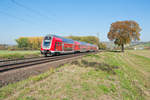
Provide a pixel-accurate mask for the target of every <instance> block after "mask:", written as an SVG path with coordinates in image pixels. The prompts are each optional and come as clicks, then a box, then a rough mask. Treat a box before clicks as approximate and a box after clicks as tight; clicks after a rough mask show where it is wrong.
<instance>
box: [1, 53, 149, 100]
mask: <svg viewBox="0 0 150 100" xmlns="http://www.w3.org/2000/svg"><path fill="white" fill-rule="evenodd" d="M149 70H150V60H148V59H145V58H141V57H137V56H135V54H133V53H132V52H129V51H128V52H125V53H114V52H103V53H100V54H95V55H87V56H86V57H84V58H83V59H79V60H77V61H74V62H72V63H68V64H65V65H63V66H62V67H60V68H58V69H56V70H54V71H50V72H47V73H45V74H41V75H40V76H35V77H34V78H33V77H32V78H30V81H29V80H25V81H22V82H21V83H16V84H15V86H16V85H17V88H16V87H15V86H14V84H13V85H9V86H6V87H3V88H1V89H0V94H2V96H1V99H10V100H22V99H23V100H43V99H44V100H149V99H150V95H149V94H150V86H149V84H150V80H149V76H150V73H149ZM143 73H146V74H143ZM145 76H146V77H145ZM7 90H10V91H9V92H8V91H7ZM8 96H9V97H8Z"/></svg>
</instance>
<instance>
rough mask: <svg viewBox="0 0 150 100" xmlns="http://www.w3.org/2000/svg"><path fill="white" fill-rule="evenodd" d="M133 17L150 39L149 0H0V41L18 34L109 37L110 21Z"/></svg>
mask: <svg viewBox="0 0 150 100" xmlns="http://www.w3.org/2000/svg"><path fill="white" fill-rule="evenodd" d="M122 20H134V21H137V22H138V23H139V25H140V27H141V28H142V31H141V41H150V34H149V33H150V0H0V44H1V43H5V44H15V41H14V40H15V39H17V38H18V37H20V36H45V35H46V34H48V33H55V34H57V35H61V36H67V35H97V33H99V38H100V40H101V41H108V39H107V33H108V31H109V28H110V24H111V23H112V22H115V21H122Z"/></svg>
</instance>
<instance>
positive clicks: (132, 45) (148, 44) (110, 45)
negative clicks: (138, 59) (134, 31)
mask: <svg viewBox="0 0 150 100" xmlns="http://www.w3.org/2000/svg"><path fill="white" fill-rule="evenodd" d="M102 43H104V44H106V46H107V48H109V49H114V48H116V47H118V46H116V45H115V44H114V43H113V42H112V41H110V42H102ZM125 48H126V49H147V48H148V49H150V41H148V42H131V43H130V44H128V45H125Z"/></svg>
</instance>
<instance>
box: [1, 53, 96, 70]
mask: <svg viewBox="0 0 150 100" xmlns="http://www.w3.org/2000/svg"><path fill="white" fill-rule="evenodd" d="M88 53H93V52H88ZM88 53H78V54H69V55H61V56H50V57H40V58H30V59H24V60H22V59H16V60H8V61H4V62H5V63H1V65H0V72H6V71H9V70H13V69H18V68H24V67H29V66H32V65H37V64H41V63H46V62H50V61H56V60H61V59H66V58H71V57H75V56H81V55H85V54H88ZM94 53H96V52H94Z"/></svg>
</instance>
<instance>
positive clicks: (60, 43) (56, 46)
mask: <svg viewBox="0 0 150 100" xmlns="http://www.w3.org/2000/svg"><path fill="white" fill-rule="evenodd" d="M55 50H56V51H62V42H58V41H57V42H56V43H55Z"/></svg>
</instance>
